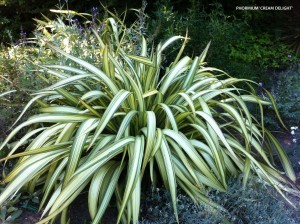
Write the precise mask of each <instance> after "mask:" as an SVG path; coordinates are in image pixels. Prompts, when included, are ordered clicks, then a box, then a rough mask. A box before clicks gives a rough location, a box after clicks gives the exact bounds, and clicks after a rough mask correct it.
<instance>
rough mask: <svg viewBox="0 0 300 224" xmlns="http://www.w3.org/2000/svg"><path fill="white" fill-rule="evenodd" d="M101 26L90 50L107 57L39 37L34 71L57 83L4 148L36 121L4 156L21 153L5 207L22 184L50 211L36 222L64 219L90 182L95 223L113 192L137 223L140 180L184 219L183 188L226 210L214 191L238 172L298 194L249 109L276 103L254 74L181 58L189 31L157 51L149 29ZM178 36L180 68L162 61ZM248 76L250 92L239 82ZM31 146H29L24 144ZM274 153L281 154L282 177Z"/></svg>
mask: <svg viewBox="0 0 300 224" xmlns="http://www.w3.org/2000/svg"><path fill="white" fill-rule="evenodd" d="M61 12H63V13H64V11H61ZM67 13H70V12H69V11H67ZM81 15H85V14H81ZM102 24H104V27H103V30H104V31H105V32H102V31H100V32H99V31H97V30H95V29H93V28H91V32H92V33H93V35H94V38H95V39H93V40H97V42H94V43H95V45H94V46H93V47H95V49H92V50H89V51H88V52H87V53H88V55H90V54H91V55H94V54H99V56H98V57H97V58H96V57H92V58H91V59H88V60H83V59H81V58H79V57H75V56H73V55H71V54H69V53H67V52H66V51H68V50H67V49H66V48H64V47H63V46H62V43H60V42H59V41H56V39H55V38H53V40H52V39H51V36H49V39H48V40H47V41H44V42H42V43H40V44H41V45H43V47H45V49H48V48H49V50H48V52H50V59H49V64H48V63H47V64H43V65H41V64H36V66H37V68H38V69H37V70H36V71H35V72H36V74H38V75H39V76H40V77H41V78H43V79H44V80H45V81H46V84H47V85H46V87H45V88H43V89H40V90H38V91H35V92H34V93H32V94H31V95H32V97H33V99H32V100H31V101H30V102H29V103H28V104H27V106H26V107H25V108H24V110H23V112H22V113H21V115H20V117H19V118H18V119H20V118H21V117H22V115H23V114H24V113H25V112H26V111H27V110H28V109H29V107H30V106H31V105H32V104H35V105H36V107H38V109H39V111H38V112H37V113H36V114H35V115H33V116H31V117H30V118H29V119H28V120H27V121H25V122H23V123H21V124H20V125H18V126H17V127H15V128H14V129H13V130H12V131H11V133H10V134H9V135H8V137H7V138H6V139H5V141H4V142H3V144H2V145H1V147H0V149H3V148H5V147H7V146H8V143H9V142H10V141H11V139H12V138H13V137H14V136H15V135H16V134H17V133H18V132H19V131H20V130H22V129H23V128H25V127H30V129H29V131H28V132H27V133H26V134H25V135H23V137H22V138H20V139H19V141H17V142H16V143H14V144H10V145H9V147H8V148H9V150H10V151H9V154H8V156H7V157H5V158H3V159H1V160H0V161H1V162H5V161H8V160H10V159H13V158H18V162H17V164H16V166H15V167H14V169H13V170H12V171H11V172H10V173H9V174H8V175H6V176H5V178H4V180H3V182H4V183H5V184H7V187H6V188H5V191H4V192H3V193H2V194H1V195H0V204H1V203H3V202H4V201H6V200H7V199H9V198H10V197H11V196H12V195H13V194H15V192H17V191H18V190H19V189H20V188H22V187H24V189H30V192H34V191H35V190H37V189H41V190H42V193H43V197H42V200H41V205H40V206H41V207H40V208H45V209H44V210H43V214H42V220H41V221H39V222H38V223H39V224H41V223H47V222H49V221H54V220H55V219H56V218H57V217H58V216H59V215H60V218H61V222H62V223H66V222H67V219H68V218H67V217H68V207H69V206H70V204H72V203H73V201H74V200H75V198H76V197H77V196H78V195H79V194H80V193H81V192H82V191H83V190H84V189H87V188H88V198H87V200H88V209H89V213H90V216H91V219H92V222H93V223H99V222H100V220H101V218H102V216H103V214H104V212H105V210H106V208H107V206H108V204H109V202H110V201H111V200H112V198H114V199H115V200H116V204H117V207H118V219H117V222H118V223H119V222H123V223H129V222H131V221H132V222H133V223H137V222H138V217H139V211H140V198H141V188H142V184H145V183H149V182H151V183H152V184H153V185H156V184H157V183H162V184H163V185H164V186H165V188H166V189H167V190H168V191H169V192H170V196H171V201H172V207H173V209H174V214H175V219H176V220H177V221H178V212H177V188H178V187H179V188H181V189H182V190H183V191H184V192H185V193H186V194H187V195H188V196H189V197H190V198H191V199H192V200H193V201H194V202H195V203H200V202H204V203H206V204H208V205H210V206H213V207H215V208H220V209H222V208H221V206H220V205H218V204H217V203H214V202H212V201H211V200H210V199H209V198H208V197H207V195H206V194H207V192H208V191H209V189H211V188H212V189H216V190H218V191H222V192H226V191H227V188H228V185H227V182H228V178H229V176H236V175H238V174H239V173H243V175H244V176H243V185H244V186H245V187H246V183H247V182H248V177H249V175H251V174H256V175H258V176H259V177H261V179H262V180H263V181H264V182H267V183H269V184H270V185H271V186H273V187H274V188H275V189H276V190H277V191H278V192H279V193H280V194H281V195H282V196H283V197H284V198H286V196H285V195H284V193H283V192H282V189H284V190H285V191H288V192H290V193H291V194H295V195H299V192H298V191H297V190H296V189H294V184H293V182H295V180H296V176H295V173H294V171H293V169H292V167H291V164H290V162H289V160H288V158H287V156H286V154H285V152H284V150H283V149H282V147H281V146H280V144H279V143H278V141H277V140H276V139H275V138H274V136H273V135H272V134H271V133H270V132H269V131H268V130H267V129H265V127H264V123H263V119H262V122H258V121H257V119H256V118H255V117H254V116H253V115H252V114H251V113H250V111H249V110H248V107H247V104H251V103H254V104H258V105H259V107H260V108H262V107H263V106H264V105H273V106H274V107H275V104H274V100H273V98H272V96H271V94H270V93H269V92H267V91H266V94H267V95H268V97H269V101H267V100H264V99H261V98H259V97H258V96H257V95H255V91H254V88H253V87H252V85H251V81H249V80H248V81H247V80H240V79H237V78H233V77H230V76H228V75H227V74H226V73H224V72H223V71H221V70H219V69H216V68H212V67H207V66H206V63H205V61H204V60H205V57H206V55H207V52H208V48H209V44H208V45H207V47H206V48H205V49H204V51H203V52H202V53H201V54H200V55H199V56H195V57H194V58H190V57H189V56H183V51H184V47H185V45H186V43H187V41H188V38H187V37H183V36H173V37H171V38H169V39H167V40H166V41H165V42H163V43H160V44H158V45H157V46H155V47H154V46H153V47H152V48H151V47H148V43H147V41H146V39H145V38H144V37H143V35H141V33H139V32H137V36H138V37H139V38H137V39H135V40H138V42H132V39H131V38H132V35H128V33H127V32H128V30H131V31H132V30H133V29H128V28H127V27H126V26H125V25H124V24H123V22H122V21H121V20H120V19H119V18H117V17H115V18H113V17H110V18H107V19H105V21H104V22H103V23H102ZM54 36H55V35H54ZM62 41H64V40H62ZM176 41H182V47H181V48H180V49H179V51H178V53H177V54H176V56H175V57H174V58H173V59H172V60H171V62H170V63H168V64H167V63H163V54H164V52H165V51H166V49H167V48H168V47H170V46H171V45H172V44H173V43H174V42H176ZM61 48H63V49H61ZM136 49H139V50H136ZM58 54H60V55H61V56H60V57H61V58H63V61H59V62H60V63H59V64H52V63H53V60H52V58H53V57H52V55H58ZM83 57H85V56H83ZM45 59H46V58H45ZM93 60H95V65H93V64H92V63H90V62H91V61H93ZM44 62H46V60H45V61H44ZM62 62H63V63H62ZM240 83H243V84H244V86H246V87H245V88H243V89H242V88H240V87H237V85H239V84H240ZM253 84H254V85H257V84H255V83H253ZM275 111H276V112H278V111H277V110H276V107H275ZM262 118H263V116H262ZM263 142H266V143H267V144H265V145H263ZM21 146H24V147H25V150H20V151H17V150H18V149H20V147H21ZM273 153H276V154H277V156H278V157H279V158H280V160H281V166H282V168H283V170H284V174H285V175H286V176H285V177H284V178H283V176H282V174H283V173H282V172H283V171H280V170H279V169H278V168H277V166H276V164H275V163H274V158H273ZM113 195H115V197H112V196H113ZM286 200H287V201H289V200H288V198H286ZM289 202H290V201H289ZM290 203H291V202H290ZM291 204H292V203H291Z"/></svg>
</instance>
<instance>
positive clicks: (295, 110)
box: [266, 65, 300, 127]
mask: <svg viewBox="0 0 300 224" xmlns="http://www.w3.org/2000/svg"><path fill="white" fill-rule="evenodd" d="M274 76H275V77H274V80H271V81H270V83H272V84H271V85H270V84H269V85H268V88H270V89H272V94H273V96H274V97H275V100H276V102H277V106H278V109H279V111H280V113H281V115H282V117H283V118H284V121H285V123H286V124H287V125H288V126H298V125H299V124H300V65H295V66H294V67H293V68H290V69H288V70H285V71H282V72H278V73H275V75H274ZM267 113H269V114H272V112H271V111H268V112H267ZM266 122H267V123H269V124H271V125H273V126H275V127H276V126H277V127H278V124H277V122H276V121H275V119H274V117H273V116H268V118H267V119H266Z"/></svg>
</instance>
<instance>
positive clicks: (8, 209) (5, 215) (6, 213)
mask: <svg viewBox="0 0 300 224" xmlns="http://www.w3.org/2000/svg"><path fill="white" fill-rule="evenodd" d="M3 191H4V188H2V187H0V193H2V192H3ZM20 197H21V193H18V194H17V195H15V196H13V197H12V198H11V199H10V200H7V201H5V202H3V203H1V205H0V221H1V223H3V224H5V223H13V222H14V221H15V220H16V219H17V218H18V217H19V216H20V215H21V214H22V210H21V209H20V208H18V203H19V201H20Z"/></svg>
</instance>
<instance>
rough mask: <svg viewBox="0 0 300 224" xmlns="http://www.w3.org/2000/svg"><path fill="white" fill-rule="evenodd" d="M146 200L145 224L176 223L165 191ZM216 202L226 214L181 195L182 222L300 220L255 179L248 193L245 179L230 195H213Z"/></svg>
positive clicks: (247, 223) (279, 223) (278, 222)
mask: <svg viewBox="0 0 300 224" xmlns="http://www.w3.org/2000/svg"><path fill="white" fill-rule="evenodd" d="M148 195H150V196H147V197H146V198H145V202H144V204H143V207H142V209H143V210H142V215H143V216H142V221H141V223H143V224H150V223H151V224H158V223H176V220H175V219H174V218H173V210H172V205H171V203H170V196H169V194H168V193H167V192H166V191H165V190H164V189H155V190H153V191H151V192H150V193H149V194H148ZM209 196H210V198H211V199H212V201H216V202H218V203H220V204H221V205H222V206H223V207H224V208H225V209H226V212H222V211H216V210H213V209H211V208H210V207H208V206H205V205H200V206H197V205H195V204H194V203H193V202H192V201H191V200H190V199H189V198H188V197H187V196H185V195H183V194H179V195H178V199H177V201H178V213H179V221H180V223H187V224H214V223H226V219H227V221H229V223H238V224H257V223H258V224H266V223H268V224H275V223H276V224H282V223H288V224H296V223H299V221H300V218H299V216H298V215H297V212H298V211H297V210H294V209H292V208H290V207H289V206H288V205H287V204H286V203H285V202H284V201H282V200H279V195H277V193H276V192H274V191H273V190H272V189H270V188H268V187H267V186H264V185H263V184H262V183H261V182H259V180H257V179H255V178H251V181H249V183H248V186H247V190H243V187H242V181H241V178H239V179H234V180H231V181H230V182H229V187H228V192H226V193H220V192H215V191H212V192H211V193H210V195H209Z"/></svg>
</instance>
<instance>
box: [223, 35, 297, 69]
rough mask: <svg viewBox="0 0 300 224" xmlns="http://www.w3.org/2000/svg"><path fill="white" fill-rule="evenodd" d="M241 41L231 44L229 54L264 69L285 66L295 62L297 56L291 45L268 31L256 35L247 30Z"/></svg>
mask: <svg viewBox="0 0 300 224" xmlns="http://www.w3.org/2000/svg"><path fill="white" fill-rule="evenodd" d="M240 38H241V39H240V41H239V42H237V43H236V44H232V45H231V46H230V54H229V56H230V57H231V58H232V59H234V60H240V61H242V62H243V63H251V64H252V65H255V66H258V67H259V68H262V69H265V70H267V69H278V68H281V69H282V68H284V67H287V66H288V65H290V64H291V63H293V62H295V60H296V57H295V55H293V51H292V50H291V49H289V47H288V46H287V45H285V44H283V43H281V42H280V41H279V40H275V41H274V39H273V38H272V37H271V35H269V34H267V33H260V34H259V35H254V34H253V33H251V32H249V31H248V32H246V33H245V34H244V35H243V36H242V37H240Z"/></svg>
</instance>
